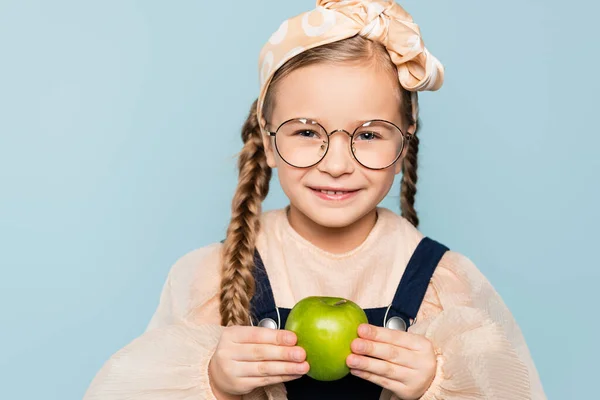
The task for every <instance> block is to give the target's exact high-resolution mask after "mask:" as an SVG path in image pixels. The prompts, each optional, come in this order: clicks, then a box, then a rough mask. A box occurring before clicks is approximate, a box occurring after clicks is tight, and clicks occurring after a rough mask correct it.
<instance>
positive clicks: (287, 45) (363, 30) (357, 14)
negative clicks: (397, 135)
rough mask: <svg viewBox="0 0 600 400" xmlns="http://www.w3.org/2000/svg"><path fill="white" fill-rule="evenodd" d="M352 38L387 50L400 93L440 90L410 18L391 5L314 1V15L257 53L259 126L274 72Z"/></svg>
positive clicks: (438, 74) (435, 67) (440, 75)
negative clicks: (318, 49) (299, 57)
mask: <svg viewBox="0 0 600 400" xmlns="http://www.w3.org/2000/svg"><path fill="white" fill-rule="evenodd" d="M356 34H359V35H361V36H363V37H365V38H368V39H371V40H374V41H377V42H380V43H382V44H383V45H384V46H385V47H386V49H387V51H388V53H389V55H390V58H391V59H392V62H393V63H394V64H395V65H396V67H397V69H398V80H399V81H400V85H402V87H403V88H404V89H406V90H408V91H411V92H413V93H415V92H417V91H423V90H437V89H439V88H440V87H441V86H442V83H443V81H444V67H443V66H442V64H441V63H440V62H439V61H438V59H437V58H435V57H434V56H433V55H432V54H430V53H429V51H428V50H427V49H426V48H425V45H424V43H423V40H422V39H421V33H420V30H419V27H418V26H417V25H416V24H415V23H414V22H413V19H412V17H411V16H410V14H408V13H407V12H406V11H405V10H404V9H403V8H402V7H400V5H398V4H396V2H395V1H394V0H345V1H341V0H337V1H336V0H317V7H316V9H314V10H312V11H308V12H305V13H303V14H300V15H297V16H295V17H293V18H290V19H288V20H286V21H284V22H283V23H282V24H281V26H280V27H279V29H278V30H277V31H276V32H275V33H273V35H272V36H271V38H270V39H269V41H268V42H267V44H265V46H264V47H263V48H262V50H261V52H260V57H259V73H260V95H259V98H258V106H257V107H258V110H257V117H258V121H259V123H260V120H261V117H262V108H263V103H264V100H265V95H266V92H267V88H268V86H269V83H270V82H271V79H272V77H273V74H274V73H275V72H276V71H277V70H278V69H279V67H281V66H282V65H283V64H284V63H285V62H286V61H288V60H289V59H291V58H292V57H294V56H295V55H298V54H299V53H302V52H303V51H305V50H308V49H311V48H313V47H318V46H322V45H324V44H328V43H332V42H336V41H339V40H343V39H346V38H349V37H352V36H354V35H356ZM415 103H416V102H413V104H415ZM416 112H417V110H416V109H415V108H413V113H414V114H415V115H416ZM261 126H262V125H261Z"/></svg>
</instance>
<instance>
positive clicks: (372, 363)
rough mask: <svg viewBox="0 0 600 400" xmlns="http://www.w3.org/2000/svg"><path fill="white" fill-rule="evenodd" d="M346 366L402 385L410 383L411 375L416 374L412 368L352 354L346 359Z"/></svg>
mask: <svg viewBox="0 0 600 400" xmlns="http://www.w3.org/2000/svg"><path fill="white" fill-rule="evenodd" d="M346 364H347V365H348V367H350V368H351V369H357V370H361V371H365V372H370V373H372V374H375V375H379V376H382V377H384V378H388V379H391V380H394V381H399V382H402V383H408V380H409V379H410V377H411V375H412V374H414V370H412V369H410V368H407V367H403V366H400V365H397V364H394V363H391V362H389V361H385V360H379V359H377V358H371V357H365V356H359V355H356V354H350V355H349V356H348V358H347V359H346Z"/></svg>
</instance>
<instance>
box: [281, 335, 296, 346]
mask: <svg viewBox="0 0 600 400" xmlns="http://www.w3.org/2000/svg"><path fill="white" fill-rule="evenodd" d="M283 341H284V342H285V343H286V344H294V335H292V334H291V333H288V334H287V335H285V338H283Z"/></svg>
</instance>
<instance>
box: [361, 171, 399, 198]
mask: <svg viewBox="0 0 600 400" xmlns="http://www.w3.org/2000/svg"><path fill="white" fill-rule="evenodd" d="M365 175H366V178H367V180H368V181H369V183H370V185H371V187H372V188H373V189H375V191H376V192H377V193H379V194H380V196H383V197H384V196H385V195H386V194H387V192H389V190H390V189H391V187H392V185H393V184H394V177H395V176H396V170H395V168H394V167H390V168H388V169H386V170H383V171H369V172H368V173H367V174H365Z"/></svg>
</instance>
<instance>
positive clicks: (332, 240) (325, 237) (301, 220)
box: [288, 205, 377, 254]
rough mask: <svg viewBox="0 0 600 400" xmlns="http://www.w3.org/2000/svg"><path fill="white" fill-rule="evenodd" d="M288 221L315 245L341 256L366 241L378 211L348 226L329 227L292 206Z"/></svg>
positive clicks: (373, 211)
mask: <svg viewBox="0 0 600 400" xmlns="http://www.w3.org/2000/svg"><path fill="white" fill-rule="evenodd" d="M288 220H289V223H290V225H291V227H292V228H294V230H295V231H296V232H298V234H299V235H300V236H302V237H303V238H304V239H306V240H308V241H309V242H311V243H312V244H313V245H315V246H317V247H319V248H320V249H322V250H324V251H327V252H329V253H334V254H340V253H346V252H348V251H350V250H353V249H355V248H357V247H358V246H360V245H361V244H362V243H363V242H364V241H365V239H366V238H367V236H369V233H370V232H371V230H372V229H373V227H374V226H375V223H376V222H377V210H376V209H374V210H372V211H370V212H369V213H368V214H366V215H365V216H363V217H361V218H360V219H358V220H357V221H355V222H353V223H352V224H350V225H348V226H344V227H327V226H322V225H319V224H318V223H316V222H314V221H313V220H311V219H310V218H308V217H307V216H306V215H304V214H303V213H302V212H300V210H298V209H297V208H295V207H294V206H292V205H290V207H289V210H288Z"/></svg>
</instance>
